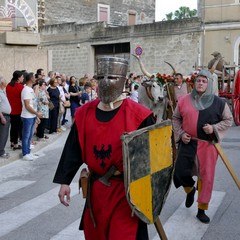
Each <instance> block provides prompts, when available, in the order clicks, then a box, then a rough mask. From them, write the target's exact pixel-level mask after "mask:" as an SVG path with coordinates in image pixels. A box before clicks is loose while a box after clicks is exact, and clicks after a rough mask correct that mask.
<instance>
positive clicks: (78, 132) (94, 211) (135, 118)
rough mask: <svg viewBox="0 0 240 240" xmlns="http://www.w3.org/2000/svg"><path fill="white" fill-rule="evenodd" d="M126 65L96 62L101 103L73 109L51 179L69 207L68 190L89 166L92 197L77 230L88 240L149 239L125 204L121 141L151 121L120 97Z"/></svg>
mask: <svg viewBox="0 0 240 240" xmlns="http://www.w3.org/2000/svg"><path fill="white" fill-rule="evenodd" d="M125 62H126V61H125V60H123V59H119V58H104V59H100V60H99V61H98V78H99V99H96V100H94V101H91V102H88V103H87V104H85V105H83V106H81V107H80V108H78V109H77V111H76V113H75V122H74V124H73V126H72V129H71V131H70V134H69V136H68V139H67V142H66V144H65V147H64V150H63V153H62V156H61V159H60V162H59V165H58V168H57V171H56V174H55V177H54V182H55V183H59V184H61V187H60V191H59V198H60V201H61V203H62V204H64V205H66V206H67V205H68V204H69V203H68V200H69V199H70V188H69V184H70V183H71V181H72V179H73V178H74V176H75V174H76V172H77V171H78V169H79V167H80V166H81V165H82V164H83V163H86V164H87V166H88V169H89V171H90V176H91V192H90V197H89V196H88V198H90V199H88V200H87V203H88V204H86V207H85V209H84V213H83V218H82V222H81V223H82V224H81V226H80V228H81V229H83V230H84V235H85V239H86V240H93V239H98V240H122V239H124V240H140V239H144V240H145V239H148V233H147V226H146V224H145V223H143V222H142V221H140V220H139V219H138V218H137V217H136V216H132V212H131V209H130V206H129V204H128V202H127V199H126V195H125V189H124V182H123V160H122V143H121V139H120V136H121V135H122V134H123V133H124V132H130V131H134V130H136V129H139V128H142V127H145V126H149V125H151V124H154V122H155V120H154V118H153V115H152V112H151V111H150V110H149V109H147V108H145V107H144V106H142V105H140V104H138V103H136V102H134V101H132V100H131V99H126V98H125V96H124V95H122V91H123V87H124V84H125V80H126V79H125V76H126V73H127V68H124V66H123V65H124V64H125ZM109 65H110V66H109ZM116 65H117V66H118V67H116ZM114 66H115V68H114ZM119 66H120V67H119ZM109 69H115V70H114V71H115V72H114V73H113V72H110V71H109ZM112 166H115V167H116V171H115V172H114V173H113V174H112V175H113V176H112V177H110V178H109V180H108V181H109V183H110V184H109V185H105V184H103V183H102V182H101V181H99V178H101V177H102V176H104V175H105V174H106V173H107V172H108V170H109V169H111V167H112Z"/></svg>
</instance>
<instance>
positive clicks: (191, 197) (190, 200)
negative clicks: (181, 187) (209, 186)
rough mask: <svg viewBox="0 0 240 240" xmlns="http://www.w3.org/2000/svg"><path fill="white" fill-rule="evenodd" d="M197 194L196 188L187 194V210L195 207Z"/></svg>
mask: <svg viewBox="0 0 240 240" xmlns="http://www.w3.org/2000/svg"><path fill="white" fill-rule="evenodd" d="M195 192H196V188H195V187H193V189H192V191H191V192H190V193H188V194H187V197H186V201H185V206H186V208H190V207H191V206H192V205H193V202H194V194H195Z"/></svg>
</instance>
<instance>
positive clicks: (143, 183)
mask: <svg viewBox="0 0 240 240" xmlns="http://www.w3.org/2000/svg"><path fill="white" fill-rule="evenodd" d="M171 136H172V125H171V121H169V120H167V121H163V122H161V123H157V124H154V125H152V126H149V127H146V128H143V129H139V130H136V131H133V132H131V133H126V134H124V135H122V137H121V139H122V143H123V162H124V183H125V190H126V195H127V200H128V202H129V204H130V206H131V208H132V210H133V212H134V213H135V214H136V215H137V216H138V217H139V218H140V219H141V220H142V221H144V222H146V223H149V224H150V223H154V222H155V221H156V219H157V217H158V216H159V215H160V212H161V210H162V207H163V205H164V203H165V200H166V198H167V195H168V192H169V189H170V186H171V180H172V172H173V158H172V141H171Z"/></svg>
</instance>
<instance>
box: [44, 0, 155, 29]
mask: <svg viewBox="0 0 240 240" xmlns="http://www.w3.org/2000/svg"><path fill="white" fill-rule="evenodd" d="M98 4H104V5H109V6H110V22H109V23H110V24H114V25H127V23H128V11H129V10H131V11H134V12H136V20H137V24H141V23H150V22H153V21H154V20H155V0H118V1H112V0H71V1H62V0H54V1H45V8H46V18H47V21H46V24H47V25H52V24H58V23H64V22H77V23H90V22H97V21H98V19H97V16H98V14H97V5H98Z"/></svg>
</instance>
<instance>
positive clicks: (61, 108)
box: [59, 101, 65, 113]
mask: <svg viewBox="0 0 240 240" xmlns="http://www.w3.org/2000/svg"><path fill="white" fill-rule="evenodd" d="M64 112H65V108H64V106H63V102H61V101H60V103H59V113H64Z"/></svg>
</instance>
